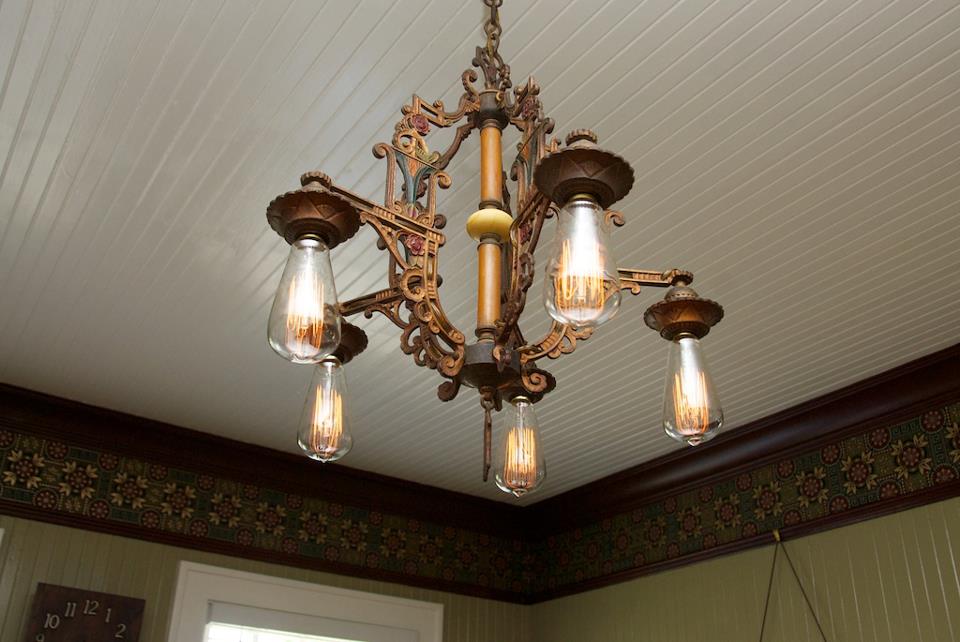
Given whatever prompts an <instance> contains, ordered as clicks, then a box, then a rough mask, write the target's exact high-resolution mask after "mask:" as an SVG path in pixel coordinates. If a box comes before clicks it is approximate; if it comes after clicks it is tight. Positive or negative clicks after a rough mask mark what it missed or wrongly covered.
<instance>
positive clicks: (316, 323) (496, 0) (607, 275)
mask: <svg viewBox="0 0 960 642" xmlns="http://www.w3.org/2000/svg"><path fill="white" fill-rule="evenodd" d="M483 1H484V4H485V5H486V7H487V8H488V9H489V15H488V18H487V20H486V22H485V24H484V32H485V34H486V43H485V44H484V45H483V46H480V47H477V49H476V54H475V56H474V58H473V61H472V65H473V67H474V68H475V69H477V70H479V72H480V74H482V76H483V86H482V88H478V87H477V86H476V84H475V83H477V82H478V78H479V75H478V73H477V71H475V70H474V69H468V70H466V71H464V72H463V74H462V77H461V80H462V83H463V88H464V93H463V94H462V95H461V96H460V99H459V102H458V104H457V106H456V108H455V109H453V110H452V111H447V109H446V107H445V106H444V104H443V102H442V101H440V100H437V101H434V102H432V103H431V102H427V101H425V100H423V99H422V98H420V97H419V96H417V95H414V96H413V98H412V100H411V102H410V103H409V104H407V105H404V106H403V107H402V109H401V114H402V115H401V118H400V120H399V121H398V122H397V124H396V126H395V131H394V135H393V138H392V140H391V141H390V142H389V143H378V144H377V145H375V146H374V148H373V153H374V155H375V156H376V157H377V158H382V159H385V160H386V163H387V172H386V184H385V190H384V198H383V202H382V203H378V202H374V201H372V200H368V199H366V198H363V197H361V196H358V195H357V194H354V193H352V192H350V191H349V190H347V189H345V188H343V187H341V186H339V185H337V184H336V183H335V182H334V181H333V180H332V179H331V178H330V177H329V176H327V175H326V174H323V173H321V172H307V173H305V174H304V175H303V176H301V178H300V183H301V187H300V188H299V189H296V190H294V191H291V192H287V193H285V194H281V195H280V196H278V197H277V198H275V199H274V200H273V201H272V202H271V203H270V205H269V206H268V207H267V220H268V222H269V224H270V226H271V228H273V229H274V230H275V231H276V232H277V233H278V234H279V235H280V236H282V237H283V238H284V239H285V240H286V241H287V243H289V244H290V247H291V249H290V255H289V258H288V260H287V264H286V267H285V269H284V271H283V276H282V277H281V280H280V286H279V288H278V289H277V294H276V298H275V299H274V304H273V309H272V310H271V313H270V321H269V328H268V339H269V343H270V346H271V347H272V348H273V349H274V351H276V352H277V353H278V354H279V355H280V356H282V357H284V358H285V359H287V360H289V361H292V362H293V363H301V364H303V363H306V364H316V365H315V368H316V369H315V374H314V377H313V381H312V383H311V386H310V392H309V394H308V397H307V400H306V403H305V404H304V410H303V415H302V417H301V420H300V427H299V431H298V442H299V444H300V447H301V448H302V449H303V450H304V452H305V453H306V454H307V455H308V456H309V457H312V458H314V459H317V460H320V461H333V460H336V459H339V458H340V457H342V456H343V455H345V454H346V453H347V452H348V451H349V450H350V448H351V446H352V436H351V432H350V429H349V426H348V425H347V420H346V415H345V412H344V406H345V403H346V400H345V395H346V388H345V381H344V376H343V366H344V364H346V363H347V362H348V361H349V360H350V359H352V358H353V357H355V356H356V355H357V354H359V353H360V352H362V351H363V349H364V348H365V347H366V343H367V338H366V335H365V334H364V333H363V331H362V330H361V329H360V328H358V327H357V326H355V325H353V324H350V323H347V322H346V321H344V320H343V319H344V318H345V317H350V316H352V315H356V314H360V313H363V314H364V316H366V317H368V318H369V317H371V316H372V315H373V314H374V313H378V314H382V315H384V316H385V317H386V318H387V319H389V320H390V321H391V322H393V323H394V324H395V325H396V326H397V327H398V328H399V329H400V331H401V334H400V349H401V351H402V352H404V353H405V354H408V355H411V356H412V357H413V360H414V362H415V363H416V364H417V365H419V366H425V367H428V368H431V369H434V370H436V371H437V372H438V373H439V374H440V375H441V377H443V378H444V381H443V382H442V383H441V384H440V386H439V388H438V389H437V395H438V396H439V397H440V400H441V401H450V400H451V399H453V398H454V397H456V396H457V394H458V393H459V392H460V389H461V387H463V386H466V387H470V388H474V389H476V390H477V392H478V393H479V396H480V404H481V406H482V408H483V412H484V427H483V444H484V456H483V479H484V481H486V480H487V478H488V475H489V471H490V467H491V465H492V461H495V462H496V470H495V473H494V478H495V481H496V484H497V486H498V487H499V488H501V489H502V490H504V491H506V492H509V493H512V494H514V495H516V496H518V497H519V496H521V495H523V494H525V493H528V492H530V491H532V490H534V489H536V488H537V487H538V486H539V485H540V484H541V482H542V480H543V478H544V475H545V472H546V469H545V463H544V458H543V446H542V444H541V441H540V432H539V426H538V423H537V419H536V416H535V414H534V406H535V404H537V403H539V402H540V401H541V400H542V399H543V397H544V395H546V394H547V393H549V392H551V391H552V390H553V389H554V387H555V385H556V380H555V379H554V377H553V376H552V375H551V374H550V373H549V372H547V371H546V370H544V369H542V368H541V367H539V366H538V362H540V361H541V360H542V359H544V358H548V359H556V358H559V357H561V356H562V355H565V354H569V353H571V352H573V351H574V350H575V349H576V348H577V345H578V343H579V342H581V341H584V340H586V339H588V338H589V337H590V336H591V335H592V334H593V332H594V330H595V329H596V328H597V327H598V326H599V325H601V324H602V323H604V322H606V321H608V320H610V319H611V318H612V317H613V316H614V315H616V313H617V311H618V310H619V307H620V302H621V293H622V292H628V293H630V294H634V295H636V294H639V293H640V292H641V289H642V288H643V287H644V286H649V287H657V288H667V292H666V296H665V297H664V298H663V300H661V301H659V302H657V303H655V304H654V305H652V306H650V307H649V308H648V309H647V311H646V313H645V315H644V321H645V322H646V324H647V326H649V327H650V328H651V329H653V330H656V331H657V332H658V333H659V334H660V336H661V337H663V338H664V339H666V340H667V341H669V342H670V350H669V360H668V372H667V382H666V389H665V393H664V406H663V419H662V421H663V427H664V430H665V432H666V433H667V434H668V435H670V436H671V437H673V438H675V439H677V440H679V441H681V442H684V443H687V444H690V445H696V444H698V443H701V442H703V441H706V440H707V439H710V438H711V437H712V436H714V435H715V434H716V433H717V431H718V430H719V428H720V426H721V424H722V423H723V413H722V410H721V408H720V403H719V399H718V397H717V394H716V391H715V389H714V385H713V381H712V379H711V377H710V375H709V373H708V372H707V369H706V364H705V361H704V359H703V354H702V352H701V348H700V339H702V338H703V337H704V336H705V335H706V334H707V333H708V332H709V331H710V328H711V327H712V326H713V325H715V324H716V323H718V322H719V321H720V320H721V318H722V317H723V308H721V307H720V305H719V304H717V303H715V302H713V301H710V300H708V299H704V298H701V297H700V296H699V295H698V294H697V293H696V292H695V291H694V290H693V289H691V287H690V284H691V283H692V281H693V274H692V273H690V272H688V271H685V270H679V269H671V270H665V271H664V270H638V269H624V268H618V267H617V265H616V262H615V260H614V257H613V254H612V249H611V244H610V242H609V234H610V232H611V230H612V229H613V228H615V227H619V226H622V225H623V224H624V217H623V215H622V214H621V213H620V212H618V211H616V210H613V209H610V208H611V207H612V206H613V205H614V204H615V203H616V202H617V201H619V200H620V199H622V198H623V197H625V196H626V195H627V194H628V193H629V191H630V188H631V187H632V186H633V180H634V179H633V169H632V168H631V167H630V165H629V163H627V161H626V160H624V159H623V158H621V157H620V156H618V155H616V154H614V153H612V152H609V151H606V150H604V149H601V148H600V147H598V146H597V142H598V141H597V136H596V135H595V134H594V133H593V132H591V131H589V130H586V129H575V130H573V131H571V132H570V133H569V134H568V135H567V136H566V139H565V141H564V142H565V144H564V145H561V144H560V141H559V140H558V139H556V138H553V137H552V136H551V134H552V132H553V128H554V123H553V121H552V120H551V119H550V118H547V117H546V116H545V115H544V111H543V105H542V104H541V102H540V98H539V92H540V88H539V86H538V85H537V83H536V81H535V80H534V79H533V78H530V79H528V80H527V81H526V82H525V83H524V84H523V85H521V86H520V87H516V88H513V86H512V81H511V79H510V67H509V65H507V64H506V63H504V61H503V58H502V57H501V55H500V52H499V42H500V33H501V27H500V21H499V11H498V9H499V6H500V5H501V3H502V0H483ZM450 127H455V128H456V129H455V131H454V135H453V141H452V142H451V143H450V145H449V146H448V147H447V148H446V149H445V150H444V151H442V152H441V151H432V150H430V148H429V147H428V145H427V136H428V135H429V134H430V132H431V130H433V129H434V128H438V129H444V128H450ZM507 127H516V128H517V129H518V130H520V132H521V140H520V142H519V144H518V145H517V155H516V157H515V158H514V160H513V162H512V163H511V165H510V171H509V179H510V180H509V181H508V180H507V173H506V172H505V171H504V169H503V154H502V146H501V133H502V131H503V130H504V129H505V128H507ZM475 130H477V131H479V138H480V199H479V207H478V209H477V211H476V212H474V213H473V214H471V215H470V217H469V218H468V219H467V221H466V229H467V232H468V234H469V235H470V236H471V238H473V239H475V240H476V241H477V259H478V260H477V264H478V286H477V294H476V298H477V321H476V328H475V330H474V335H475V338H474V339H472V340H470V341H468V340H467V338H466V337H465V335H464V333H463V332H461V331H460V330H459V329H458V328H456V327H455V326H454V325H453V323H451V321H450V319H449V318H448V317H447V315H446V313H445V312H444V310H443V306H442V305H441V303H440V284H441V281H442V279H441V276H440V269H439V254H440V248H441V247H443V245H444V242H445V236H444V234H443V231H442V230H443V229H444V228H445V226H446V224H447V218H446V216H444V215H443V214H441V213H439V212H438V211H437V194H438V189H445V188H447V187H449V186H450V185H451V178H450V176H449V175H448V174H447V173H446V172H445V170H446V168H447V165H448V164H449V163H450V161H451V160H452V159H453V158H454V156H455V155H456V154H457V152H458V151H459V149H460V147H461V145H462V144H463V142H464V140H466V139H467V138H468V137H469V136H470V135H471V134H472V133H473V132H474V131H475ZM510 182H513V184H514V185H515V197H513V198H511V194H510V190H509V189H508V185H509V183H510ZM551 218H553V219H556V232H555V235H554V241H553V246H552V248H551V251H550V256H549V259H548V261H547V263H546V265H545V267H544V269H543V274H544V277H543V278H544V307H545V309H546V312H547V313H548V314H549V315H550V317H551V318H552V319H553V323H552V326H551V327H550V330H549V331H548V332H547V334H546V335H545V336H543V337H541V338H539V339H538V340H535V341H529V340H527V339H526V338H524V335H523V333H522V331H521V328H520V326H519V321H520V315H521V313H522V312H523V310H524V308H525V306H526V298H527V291H528V290H529V288H530V286H531V284H532V283H533V279H534V265H535V263H534V252H535V250H536V248H537V244H538V242H539V240H540V234H541V231H542V229H543V225H544V223H545V222H546V221H547V219H551ZM360 225H370V226H371V227H372V228H373V229H374V231H375V232H376V233H377V235H378V236H379V240H378V243H377V247H378V248H379V249H380V250H382V251H386V252H387V253H388V256H389V267H388V270H387V287H386V288H384V289H382V290H379V291H376V292H371V293H369V294H367V295H365V296H361V297H359V298H356V299H352V300H349V301H343V302H340V301H338V299H337V293H336V286H335V282H334V278H333V270H332V267H331V264H330V257H329V251H330V250H331V249H333V248H334V247H336V246H337V245H339V244H340V243H343V242H345V241H348V240H349V239H350V238H351V237H353V236H354V234H356V232H357V231H358V229H359V227H360ZM504 401H506V402H508V403H509V404H510V406H511V407H512V411H511V412H510V413H508V417H509V418H508V420H507V422H506V425H505V426H504V429H503V435H502V439H501V440H500V446H499V448H498V450H497V453H496V456H495V457H494V454H493V452H492V412H493V411H495V410H497V411H499V410H501V409H502V407H503V402H504Z"/></svg>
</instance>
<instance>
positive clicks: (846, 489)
mask: <svg viewBox="0 0 960 642" xmlns="http://www.w3.org/2000/svg"><path fill="white" fill-rule="evenodd" d="M958 423H960V404H952V405H948V406H945V407H941V408H936V409H933V410H930V411H929V412H926V413H924V414H923V415H921V416H919V417H916V418H915V419H912V420H910V421H906V422H903V423H899V424H896V425H893V426H889V427H884V428H876V429H873V430H870V431H868V432H865V433H863V434H857V435H854V436H851V437H848V438H846V439H841V440H838V441H835V442H829V443H826V444H825V445H823V446H821V447H820V448H818V449H816V450H811V451H809V452H804V453H802V454H801V455H798V456H796V457H790V458H785V459H782V460H780V461H778V462H776V463H773V464H769V465H765V466H758V467H757V468H755V469H753V470H750V471H748V472H744V473H742V474H739V475H736V476H732V477H729V478H727V479H724V480H722V481H719V482H716V483H712V484H710V485H705V486H703V487H701V488H699V489H696V490H691V491H687V492H683V493H679V494H677V495H674V496H670V497H667V498H666V499H664V500H662V501H656V502H651V503H650V504H647V505H645V506H642V507H641V508H638V509H636V510H633V511H631V512H629V513H623V514H620V515H615V516H613V517H610V518H607V519H604V520H602V521H601V522H599V523H597V524H592V525H590V526H588V527H586V528H577V529H574V530H571V531H568V532H564V533H560V534H557V535H555V536H551V537H548V538H547V539H546V540H545V541H543V542H539V543H538V544H537V545H536V546H535V550H536V552H537V555H536V558H535V565H536V569H535V570H536V572H535V573H534V574H533V577H534V578H536V579H535V581H534V584H533V586H531V587H530V591H531V592H532V593H533V594H538V593H541V592H544V591H553V590H556V589H561V588H563V587H566V586H570V585H576V584H577V583H579V582H583V581H586V580H596V579H598V578H603V576H605V575H610V574H613V573H620V572H625V571H633V570H637V569H642V567H644V566H648V565H652V564H655V563H658V562H663V561H665V560H673V559H677V558H681V557H683V556H685V555H692V554H696V553H703V552H705V551H707V550H709V549H712V548H715V547H717V546H721V545H724V544H731V543H734V542H736V541H738V540H741V539H745V538H753V537H755V536H757V535H759V534H762V533H770V532H772V531H773V529H775V528H776V529H780V528H784V527H789V526H796V525H799V524H802V523H804V522H811V521H814V520H822V519H823V518H827V517H830V516H833V515H837V514H839V513H843V512H845V511H849V510H851V509H853V508H856V507H861V506H866V505H869V504H876V503H877V502H882V501H884V500H889V499H893V498H896V497H898V496H901V495H906V494H912V493H919V492H923V491H927V490H930V489H933V488H934V487H936V486H941V485H945V484H951V485H954V486H956V487H957V494H960V482H958V479H960V427H958Z"/></svg>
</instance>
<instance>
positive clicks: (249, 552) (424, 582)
mask: <svg viewBox="0 0 960 642" xmlns="http://www.w3.org/2000/svg"><path fill="white" fill-rule="evenodd" d="M0 515H11V516H13V517H22V518H24V519H32V520H36V521H39V522H47V523H51V524H58V525H60V526H67V527H70V528H81V529H84V530H88V531H95V532H98V533H105V534H107V535H118V536H120V537H129V538H132V539H139V540H143V541H147V542H153V543H156V544H166V545H168V546H177V547H180V548H189V549H193V550H198V551H203V552H206V553H216V554H220V555H229V556H231V557H242V558H244V559H251V560H257V561H261V562H269V563H272V564H281V565H284V566H292V567H295V568H309V569H311V570H315V571H322V572H325V573H333V574H336V575H348V576H350V577H362V578H366V579H370V580H376V581H379V582H393V583H396V584H403V585H405V586H416V587H418V588H424V589H428V590H432V591H443V592H445V593H456V594H459V595H469V596H471V597H481V598H485V599H489V600H498V601H501V602H511V603H515V604H527V603H529V602H530V600H529V599H527V598H526V597H525V596H524V595H523V594H520V593H515V592H512V591H502V590H497V589H493V588H488V587H484V586H479V585H476V584H465V583H463V582H456V581H447V580H444V579H441V578H431V577H421V576H418V575H408V574H406V573H396V572H392V571H388V570H383V569H376V568H365V567H358V566H356V565H353V564H345V563H342V562H335V561H328V560H321V559H307V558H304V557H303V556H299V555H290V554H286V553H283V552H280V551H269V550H264V549H260V548H255V547H251V546H240V545H237V544H231V543H228V542H214V541H211V540H207V539H203V540H201V539H196V538H190V537H185V536H183V535H177V534H175V533H166V532H164V531H159V530H150V531H145V530H144V529H141V528H137V527H136V526H133V525H129V526H128V525H122V524H116V523H114V522H107V521H101V520H94V519H88V518H84V517H82V516H76V515H69V514H65V513H55V512H51V511H47V510H43V509H39V508H35V507H33V506H18V505H16V504H4V505H2V506H0Z"/></svg>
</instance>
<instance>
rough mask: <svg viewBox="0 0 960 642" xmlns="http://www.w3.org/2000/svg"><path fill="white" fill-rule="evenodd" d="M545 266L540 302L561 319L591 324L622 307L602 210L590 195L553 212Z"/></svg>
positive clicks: (607, 318)
mask: <svg viewBox="0 0 960 642" xmlns="http://www.w3.org/2000/svg"><path fill="white" fill-rule="evenodd" d="M557 219H558V220H557V233H556V236H555V237H554V241H553V248H552V249H551V252H550V259H549V261H548V263H547V267H546V270H545V274H546V284H545V286H544V289H543V303H544V307H546V309H547V313H548V314H550V316H551V317H553V318H554V319H556V320H557V321H559V322H560V323H566V324H568V325H572V326H574V327H577V328H592V327H596V326H598V325H600V324H601V323H603V322H605V321H608V320H610V318H612V317H613V315H614V314H616V313H617V310H618V309H619V308H620V276H619V275H618V273H617V263H616V261H615V260H614V257H613V255H612V254H611V252H610V243H609V235H608V230H607V228H608V227H609V224H608V223H605V222H604V212H603V209H601V207H600V206H599V205H598V204H597V203H596V202H594V201H593V200H592V199H590V198H586V197H574V198H572V199H571V200H570V201H569V202H568V203H567V204H566V205H564V206H563V208H562V209H561V210H560V213H559V214H558V216H557Z"/></svg>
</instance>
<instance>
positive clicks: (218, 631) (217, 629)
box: [205, 622, 353, 642]
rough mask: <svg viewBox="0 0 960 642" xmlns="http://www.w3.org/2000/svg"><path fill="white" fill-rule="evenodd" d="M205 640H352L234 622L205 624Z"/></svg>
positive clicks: (264, 641)
mask: <svg viewBox="0 0 960 642" xmlns="http://www.w3.org/2000/svg"><path fill="white" fill-rule="evenodd" d="M205 642H353V641H351V640H344V639H343V638H328V637H317V636H315V635H300V634H297V633H289V632H284V631H270V630H269V629H257V628H254V627H252V626H237V625H235V624H217V623H215V622H211V623H209V624H207V637H206V638H205Z"/></svg>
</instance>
